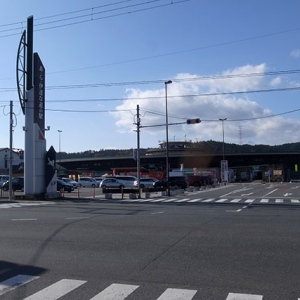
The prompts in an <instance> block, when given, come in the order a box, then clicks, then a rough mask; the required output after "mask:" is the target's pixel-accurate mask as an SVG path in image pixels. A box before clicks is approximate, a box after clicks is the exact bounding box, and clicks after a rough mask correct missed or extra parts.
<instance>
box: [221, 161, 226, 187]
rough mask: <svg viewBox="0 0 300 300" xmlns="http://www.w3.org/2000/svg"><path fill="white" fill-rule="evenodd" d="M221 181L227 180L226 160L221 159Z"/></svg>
mask: <svg viewBox="0 0 300 300" xmlns="http://www.w3.org/2000/svg"><path fill="white" fill-rule="evenodd" d="M221 181H222V182H225V183H226V182H228V160H221Z"/></svg>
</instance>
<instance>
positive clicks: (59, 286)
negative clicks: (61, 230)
mask: <svg viewBox="0 0 300 300" xmlns="http://www.w3.org/2000/svg"><path fill="white" fill-rule="evenodd" d="M39 278H40V276H31V275H23V274H20V275H17V276H14V277H11V278H9V279H7V280H4V281H2V282H0V295H4V294H7V293H9V292H11V291H12V290H15V289H17V288H20V287H22V286H24V285H28V284H29V283H31V282H32V283H33V282H34V281H35V280H38V279H39ZM85 283H87V281H85V280H75V279H61V280H59V281H57V282H55V283H53V284H51V285H49V286H47V287H45V288H42V289H41V290H39V291H38V292H36V293H34V294H32V295H30V296H28V297H27V298H25V299H23V300H45V299H47V300H57V299H60V298H62V297H64V296H67V295H68V294H69V293H70V292H72V291H74V290H75V289H76V293H77V289H78V293H79V292H80V288H81V286H83V285H84V284H85ZM142 288H143V287H142V286H140V285H131V284H120V283H112V284H111V285H109V286H108V287H106V288H104V289H103V290H100V291H99V293H98V294H96V295H95V296H93V297H92V298H90V300H125V299H126V298H127V297H128V296H130V295H131V294H134V292H135V291H136V290H137V289H142ZM83 290H84V288H83ZM196 293H198V294H199V293H201V291H199V290H195V289H179V288H166V289H165V290H164V291H163V292H162V294H161V295H160V296H159V297H158V298H157V299H156V300H192V299H193V298H194V296H195V295H196ZM199 296H200V298H201V295H199ZM201 299H202V298H201ZM221 299H223V300H263V296H262V295H256V294H255V293H254V294H242V293H231V292H230V293H228V295H227V298H226V299H224V298H220V300H221ZM153 300H154V299H153ZM295 300H296V299H295ZM298 300H300V298H298Z"/></svg>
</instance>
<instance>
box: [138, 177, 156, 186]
mask: <svg viewBox="0 0 300 300" xmlns="http://www.w3.org/2000/svg"><path fill="white" fill-rule="evenodd" d="M156 181H158V179H156V178H141V179H140V188H153V183H154V182H156ZM133 185H134V186H135V187H137V186H138V181H137V180H135V181H134V183H133Z"/></svg>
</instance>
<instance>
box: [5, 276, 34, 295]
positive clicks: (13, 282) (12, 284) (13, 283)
mask: <svg viewBox="0 0 300 300" xmlns="http://www.w3.org/2000/svg"><path fill="white" fill-rule="evenodd" d="M38 278H39V276H30V275H17V276H14V277H12V278H9V279H7V280H5V281H2V282H1V283H0V295H3V294H5V293H7V292H9V291H12V290H14V289H16V288H18V287H19V286H22V285H25V284H27V283H29V282H30V281H33V280H35V279H38Z"/></svg>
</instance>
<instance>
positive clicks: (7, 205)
mask: <svg viewBox="0 0 300 300" xmlns="http://www.w3.org/2000/svg"><path fill="white" fill-rule="evenodd" d="M46 204H51V203H46V202H41V203H0V209H2V208H16V207H27V206H39V205H46Z"/></svg>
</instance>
